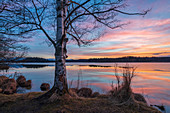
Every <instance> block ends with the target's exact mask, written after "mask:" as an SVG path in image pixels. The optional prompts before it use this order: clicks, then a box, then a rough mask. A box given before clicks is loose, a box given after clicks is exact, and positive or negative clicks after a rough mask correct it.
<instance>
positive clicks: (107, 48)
mask: <svg viewBox="0 0 170 113" xmlns="http://www.w3.org/2000/svg"><path fill="white" fill-rule="evenodd" d="M127 4H128V5H129V6H128V7H127V9H126V11H128V12H139V11H143V10H146V9H150V8H151V9H152V10H151V11H150V12H149V13H148V14H147V15H145V16H126V15H121V14H120V15H118V16H117V18H118V19H120V20H121V21H122V22H125V23H126V22H130V24H128V25H125V26H123V27H121V28H118V29H113V30H112V29H109V28H105V31H107V32H106V33H105V35H104V36H103V37H101V38H100V39H99V40H97V41H95V42H93V43H92V45H91V46H85V47H79V46H77V45H76V44H75V43H74V42H69V43H68V45H67V49H68V50H67V51H68V59H88V58H117V57H124V56H140V57H146V56H147V57H152V56H153V57H166V56H169V57H170V0H128V1H127ZM25 45H27V46H28V47H29V48H30V49H29V51H28V55H27V56H31V57H43V58H54V49H53V48H52V47H49V46H48V45H47V43H45V41H44V38H42V35H41V34H39V35H36V38H32V39H31V40H30V41H28V42H26V43H25Z"/></svg>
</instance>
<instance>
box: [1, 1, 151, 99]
mask: <svg viewBox="0 0 170 113" xmlns="http://www.w3.org/2000/svg"><path fill="white" fill-rule="evenodd" d="M126 7H127V5H126V1H125V0H51V1H50V0H1V2H0V33H1V34H6V35H9V36H15V37H17V36H18V37H21V36H22V37H23V38H25V37H28V36H30V35H29V34H31V35H32V34H33V33H43V34H44V36H45V37H46V39H47V40H48V42H50V43H49V44H51V45H52V46H53V47H54V49H55V54H54V56H55V79H54V85H53V87H52V88H51V90H50V91H48V92H47V93H46V94H44V95H43V96H41V98H43V97H44V98H49V97H51V95H53V94H56V95H58V96H62V95H64V94H66V93H69V92H68V85H67V77H66V66H65V62H66V58H67V55H66V53H67V49H66V45H67V42H68V40H74V41H76V42H77V44H78V45H79V46H81V45H88V44H90V43H91V42H92V41H94V40H96V39H98V38H100V36H101V31H102V29H101V27H102V26H105V27H108V28H110V29H115V28H119V27H122V26H123V25H125V24H127V23H122V22H121V21H120V20H119V19H117V16H118V14H123V15H146V14H147V12H148V11H149V10H146V11H143V12H139V13H138V12H137V13H136V12H135V13H134V12H126V11H125V8H126Z"/></svg>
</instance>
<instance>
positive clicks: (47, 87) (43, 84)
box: [40, 83, 50, 91]
mask: <svg viewBox="0 0 170 113" xmlns="http://www.w3.org/2000/svg"><path fill="white" fill-rule="evenodd" d="M40 89H41V91H47V90H49V89H50V84H48V83H42V84H41V86H40Z"/></svg>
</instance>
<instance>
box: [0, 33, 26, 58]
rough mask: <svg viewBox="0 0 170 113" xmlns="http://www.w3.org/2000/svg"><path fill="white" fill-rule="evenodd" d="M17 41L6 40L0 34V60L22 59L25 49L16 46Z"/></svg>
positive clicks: (21, 46)
mask: <svg viewBox="0 0 170 113" xmlns="http://www.w3.org/2000/svg"><path fill="white" fill-rule="evenodd" d="M19 42H21V41H19V40H16V39H12V38H7V37H5V36H4V35H2V34H0V59H1V60H3V59H9V58H13V57H23V56H24V55H25V53H26V50H27V49H28V48H27V47H25V46H23V45H20V44H18V43H19Z"/></svg>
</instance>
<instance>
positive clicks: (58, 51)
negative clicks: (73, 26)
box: [54, 0, 68, 95]
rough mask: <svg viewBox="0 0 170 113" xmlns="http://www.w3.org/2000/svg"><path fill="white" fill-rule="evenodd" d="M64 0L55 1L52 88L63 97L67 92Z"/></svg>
mask: <svg viewBox="0 0 170 113" xmlns="http://www.w3.org/2000/svg"><path fill="white" fill-rule="evenodd" d="M64 2H65V0H57V36H56V41H57V45H56V47H55V80H54V87H55V89H56V93H57V94H59V95H63V94H64V93H66V92H68V86H67V78H66V66H65V61H66V60H65V59H66V43H67V39H66V34H65V33H66V32H65V29H64V27H65V25H64V19H65V17H66V6H65V5H64Z"/></svg>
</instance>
